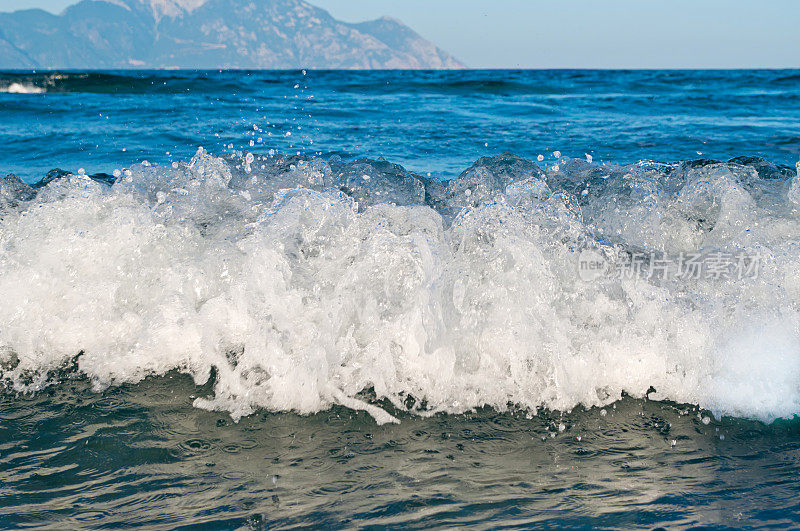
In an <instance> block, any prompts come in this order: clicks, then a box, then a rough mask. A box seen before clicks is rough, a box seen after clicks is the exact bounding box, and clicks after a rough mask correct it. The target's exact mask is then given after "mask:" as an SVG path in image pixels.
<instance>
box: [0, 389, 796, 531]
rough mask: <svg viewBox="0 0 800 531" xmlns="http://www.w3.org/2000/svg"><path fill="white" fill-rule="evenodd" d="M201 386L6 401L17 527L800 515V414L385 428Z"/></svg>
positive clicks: (483, 418)
mask: <svg viewBox="0 0 800 531" xmlns="http://www.w3.org/2000/svg"><path fill="white" fill-rule="evenodd" d="M195 392H197V390H196V389H195V387H194V385H193V384H192V383H191V381H190V380H188V379H187V378H186V377H180V376H168V377H162V378H159V379H154V380H148V381H146V382H144V383H141V384H139V385H136V386H129V385H125V386H123V387H121V388H114V389H110V390H109V391H107V392H105V393H103V394H101V395H98V394H96V393H93V392H91V391H90V390H88V389H87V385H86V382H84V381H80V380H79V381H72V382H68V383H64V384H62V385H60V386H59V387H56V388H52V389H49V390H48V391H47V392H43V393H40V394H39V395H38V396H36V397H35V398H28V399H21V398H13V397H4V398H3V399H2V401H0V407H1V408H2V409H0V411H2V413H0V422H2V428H1V431H0V437H2V440H3V443H2V446H0V450H1V451H2V459H0V474H2V477H3V486H2V490H1V491H0V522H2V524H3V527H11V528H18V527H19V528H21V527H25V526H41V525H53V526H55V527H62V528H63V527H67V528H72V527H86V528H107V527H128V526H146V527H148V528H162V529H172V528H182V527H187V528H193V529H194V528H209V529H219V528H254V529H260V528H264V527H267V528H285V527H294V526H313V527H332V528H352V527H375V528H387V527H390V528H391V527H403V528H407V527H408V528H427V527H431V526H454V525H470V526H475V527H477V528H489V527H492V528H498V527H500V528H502V527H515V528H518V527H521V526H525V527H534V528H552V527H599V528H626V529H629V528H653V527H656V526H665V527H667V528H674V527H687V526H713V527H715V528H721V527H731V528H741V527H750V526H774V527H792V526H793V525H795V524H796V522H797V521H798V518H800V514H798V510H799V509H800V507H799V505H798V490H800V484H798V481H797V476H798V472H800V464H799V463H798V452H800V426H798V424H797V423H795V422H793V423H778V424H776V425H773V426H770V427H766V426H764V425H763V424H761V423H757V422H751V421H743V420H732V419H726V420H724V421H722V422H717V421H710V422H709V423H708V424H705V423H704V422H703V420H702V418H704V417H706V413H704V412H699V411H698V410H697V408H695V407H692V406H677V405H675V404H671V403H657V402H650V401H644V400H632V399H624V400H622V401H620V402H618V403H617V404H616V405H615V406H612V407H608V408H605V409H604V410H601V409H599V408H593V409H591V410H579V411H574V412H572V413H570V414H568V415H564V416H561V415H541V416H538V417H534V418H532V419H526V418H525V414H524V413H517V414H513V413H505V414H499V413H496V412H493V411H491V410H486V409H480V410H478V411H476V412H475V413H470V414H467V415H452V416H451V415H436V416H434V417H433V418H427V419H422V418H414V417H409V416H404V417H402V424H400V425H391V426H384V427H379V426H376V425H375V423H374V421H373V420H372V419H371V418H370V417H369V416H367V415H366V414H363V413H353V412H352V411H349V410H345V409H342V408H339V407H336V408H333V409H331V410H329V411H325V412H322V413H319V414H316V415H312V416H310V417H299V416H297V415H294V414H273V413H264V412H262V413H258V414H255V415H253V416H251V417H248V418H245V419H243V420H242V421H241V422H240V423H238V424H234V423H232V422H231V421H230V418H229V417H228V416H227V415H224V414H218V413H210V412H205V411H200V410H197V409H195V408H193V407H192V406H191V398H190V396H191V395H192V394H193V393H195ZM602 411H606V412H607V413H606V414H605V415H603V414H602ZM706 420H707V421H708V419H707V418H706ZM562 430H563V431H562ZM56 522H58V525H56Z"/></svg>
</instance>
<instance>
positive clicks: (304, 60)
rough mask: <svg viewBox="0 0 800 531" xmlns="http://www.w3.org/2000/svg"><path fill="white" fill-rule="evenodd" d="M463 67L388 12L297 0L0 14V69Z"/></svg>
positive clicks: (111, 3) (150, 1)
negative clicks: (359, 16) (339, 14)
mask: <svg viewBox="0 0 800 531" xmlns="http://www.w3.org/2000/svg"><path fill="white" fill-rule="evenodd" d="M34 67H35V68H130V67H141V68H276V69H277V68H460V67H463V65H462V64H461V63H460V62H459V61H458V60H457V59H455V58H453V57H452V56H451V55H449V54H448V53H446V52H444V51H442V50H440V49H439V48H437V47H436V46H435V45H433V44H431V43H430V42H428V41H426V40H425V39H423V38H422V37H420V36H419V35H418V34H416V33H415V32H414V31H413V30H411V29H410V28H408V27H407V26H405V25H403V24H402V23H400V22H398V21H395V20H393V19H389V18H382V19H379V20H375V21H371V22H364V23H360V24H348V23H345V22H340V21H338V20H336V19H334V18H333V17H332V16H331V15H330V14H329V13H328V12H327V11H325V10H323V9H320V8H318V7H315V6H312V5H310V4H308V3H306V2H304V1H302V0H83V1H82V2H80V3H78V4H76V5H74V6H71V7H69V8H68V9H66V10H65V11H64V13H62V14H61V15H58V16H57V15H52V14H50V13H47V12H45V11H42V10H25V11H17V12H15V13H0V68H34Z"/></svg>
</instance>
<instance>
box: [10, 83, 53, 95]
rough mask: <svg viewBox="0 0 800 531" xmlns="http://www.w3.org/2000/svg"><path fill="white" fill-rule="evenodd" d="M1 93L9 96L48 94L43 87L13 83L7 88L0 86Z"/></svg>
mask: <svg viewBox="0 0 800 531" xmlns="http://www.w3.org/2000/svg"><path fill="white" fill-rule="evenodd" d="M0 92H7V93H9V94H40V93H42V92H47V91H46V90H45V89H44V88H42V87H37V86H36V85H32V84H27V83H11V84H9V85H7V86H5V87H1V86H0Z"/></svg>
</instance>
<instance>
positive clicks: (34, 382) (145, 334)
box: [0, 149, 800, 422]
mask: <svg viewBox="0 0 800 531" xmlns="http://www.w3.org/2000/svg"><path fill="white" fill-rule="evenodd" d="M799 208H800V169H790V168H786V167H782V166H776V165H773V164H770V163H769V162H767V161H764V160H761V159H754V158H747V157H742V158H739V159H735V160H734V161H731V162H718V161H694V162H684V163H672V164H664V163H656V162H652V161H641V162H639V163H636V164H632V165H608V164H607V165H598V164H594V163H591V162H588V161H585V160H578V159H568V158H565V157H561V158H558V159H556V162H555V163H551V164H548V165H540V164H537V163H536V162H533V161H529V160H525V159H522V158H520V157H517V156H515V155H511V154H504V155H500V156H497V157H493V158H484V159H480V160H479V161H477V162H476V163H475V164H474V165H473V166H471V167H470V168H468V169H467V170H465V171H464V172H463V173H462V174H461V175H460V176H459V177H457V178H455V179H452V180H451V181H448V182H437V181H434V180H431V179H428V178H425V177H422V176H420V175H416V174H413V173H410V172H407V171H406V170H404V169H403V168H402V167H400V166H397V165H394V164H391V163H389V162H386V161H382V160H378V161H374V160H359V161H355V162H349V163H345V162H343V161H341V160H339V159H336V158H334V159H331V160H330V161H324V160H318V159H310V160H307V159H303V158H301V157H284V156H281V155H275V156H256V155H253V154H250V153H240V154H237V155H236V156H235V157H230V158H226V159H223V158H217V157H214V156H212V155H210V154H209V153H207V152H205V151H204V150H202V149H200V150H199V151H198V152H197V154H196V155H195V156H194V158H192V160H191V161H189V162H188V163H179V164H174V165H173V166H172V167H159V166H154V165H150V164H147V163H142V164H139V165H136V166H134V167H131V168H130V169H126V170H124V171H120V172H115V175H113V176H110V175H99V176H92V177H90V176H87V175H84V174H82V173H81V174H79V175H73V174H71V173H68V172H63V171H54V172H51V173H50V174H49V175H48V177H47V178H46V179H44V180H43V181H42V182H40V183H38V184H37V185H35V186H33V187H29V186H28V185H26V184H24V183H22V182H21V181H20V180H18V179H15V178H13V177H8V178H6V179H4V180H2V181H0V271H2V275H0V294H2V297H3V304H2V305H0V367H1V369H0V371H2V373H1V374H0V378H1V379H2V380H3V381H4V382H5V384H6V385H7V387H8V388H9V389H11V390H14V391H17V392H20V391H37V390H39V389H41V388H43V387H44V386H46V385H49V384H52V383H54V382H57V381H59V380H60V379H61V378H64V377H65V376H64V370H65V368H72V369H74V370H77V371H79V372H80V373H82V374H84V375H86V376H87V377H89V378H91V379H92V381H93V382H94V384H95V386H96V387H97V388H98V389H102V388H104V387H106V386H109V385H116V384H120V383H125V382H137V381H140V380H141V379H143V378H145V377H147V376H149V375H154V374H155V375H160V374H166V373H167V372H169V371H173V370H178V371H182V372H185V373H187V374H190V375H192V376H193V377H194V379H195V381H196V382H197V383H204V382H209V381H211V382H213V393H212V394H211V395H209V396H204V397H201V398H198V399H197V400H196V401H195V405H196V406H198V407H202V408H207V409H214V410H224V411H228V412H230V414H231V415H232V416H233V417H234V418H235V419H238V418H240V417H241V416H244V415H248V414H250V413H252V412H253V411H255V410H256V409H258V408H267V409H271V410H277V411H288V410H293V411H297V412H300V413H311V412H315V411H320V410H323V409H325V408H328V407H330V406H331V405H332V404H341V405H344V406H347V407H350V408H353V409H363V410H366V411H368V412H369V413H370V414H372V415H373V416H374V417H375V418H376V419H377V420H378V421H379V422H391V421H393V420H394V418H393V417H392V416H391V415H390V414H389V413H388V412H387V409H386V408H382V407H380V405H381V403H382V401H385V403H389V404H391V405H392V406H393V407H396V408H400V409H404V410H405V409H409V410H411V411H413V412H415V413H418V414H420V415H431V414H434V413H437V412H446V413H459V412H464V411H468V410H471V409H473V408H476V407H479V406H484V405H488V406H492V407H495V408H497V409H501V410H502V409H505V408H507V407H509V406H510V405H515V406H519V407H523V408H527V409H529V410H531V411H532V412H535V411H537V410H538V409H541V408H548V409H553V410H570V409H572V408H574V407H576V406H577V405H579V404H582V405H584V406H604V405H606V404H609V403H611V402H614V401H615V400H618V399H619V397H620V396H621V395H622V394H623V393H627V394H630V395H633V396H636V397H643V396H645V395H648V396H649V397H650V398H653V399H669V400H674V401H678V402H686V403H694V404H698V405H700V406H702V407H706V408H709V409H711V410H713V411H714V412H716V413H717V414H720V415H734V416H741V417H751V418H757V419H761V420H765V421H769V420H772V419H775V418H778V417H792V416H794V415H796V414H798V413H800V307H799V301H800V273H798V272H800V244H799V243H798V241H797V235H798V234H800V212H799V210H798V209H799ZM743 254H746V255H747V256H748V257H750V265H749V266H748V267H749V270H748V271H747V272H746V274H741V273H742V272H741V271H740V272H739V274H738V275H737V274H733V273H731V274H730V275H725V276H720V275H717V276H712V275H709V274H707V272H706V274H703V275H694V276H693V275H683V276H667V275H666V274H665V275H662V276H658V275H652V272H653V271H654V270H655V267H656V265H655V264H656V262H655V260H656V258H657V259H658V260H660V261H664V262H669V263H673V264H674V263H679V262H680V261H681V260H683V259H684V257H686V256H700V257H706V258H710V257H720V256H723V255H724V256H729V257H734V256H742V255H743ZM587 256H589V257H591V258H592V259H593V260H595V261H594V262H591V263H600V264H602V266H603V271H602V272H601V273H597V271H590V273H591V274H588V275H587V274H586V273H587V272H586V271H584V270H582V269H581V268H582V266H583V265H585V264H586V262H584V260H585V259H586V257H587ZM635 257H645V258H646V259H645V261H644V263H643V264H642V267H643V269H641V270H638V271H637V270H631V266H632V265H634V264H635V261H634V260H633V258H635ZM755 260H757V261H758V262H757V265H758V267H757V268H753V267H752V265H753V263H754V261H755ZM709 263H710V262H709ZM729 265H731V264H729ZM613 271H621V272H622V273H621V274H619V275H617V274H612V273H610V272H613ZM665 271H666V270H665ZM595 273H597V274H595ZM365 392H367V393H368V394H369V396H371V397H372V399H368V398H366V395H365Z"/></svg>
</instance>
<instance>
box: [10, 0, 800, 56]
mask: <svg viewBox="0 0 800 531" xmlns="http://www.w3.org/2000/svg"><path fill="white" fill-rule="evenodd" d="M310 2H311V3H313V4H316V5H319V6H320V7H324V8H325V9H328V10H329V11H330V12H331V13H332V14H333V15H334V16H335V17H337V18H340V19H343V20H347V21H362V20H366V19H371V18H376V17H378V16H381V15H390V16H393V17H395V18H399V19H400V20H402V21H403V22H405V23H407V24H408V25H410V26H411V27H412V28H414V29H415V30H416V31H418V32H419V33H420V34H422V35H423V36H424V37H426V38H428V39H430V40H432V41H433V42H435V43H436V44H438V45H439V46H441V47H442V48H444V49H446V50H448V51H449V52H451V53H452V54H454V55H455V56H457V57H458V58H459V59H461V60H462V61H464V62H465V63H467V64H468V65H469V66H471V67H475V68H516V67H520V68H572V67H574V68H751V67H772V68H780V67H800V0H748V1H745V0H670V1H657V0H549V1H545V0H480V1H479V0H460V1H456V0H402V1H398V0H316V1H315V0H310ZM70 3H74V1H73V0H27V1H26V0H0V10H2V11H11V10H14V9H20V8H23V7H41V8H44V9H48V10H50V11H53V12H58V11H60V10H61V9H63V8H64V7H66V6H67V5H69V4H70Z"/></svg>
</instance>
